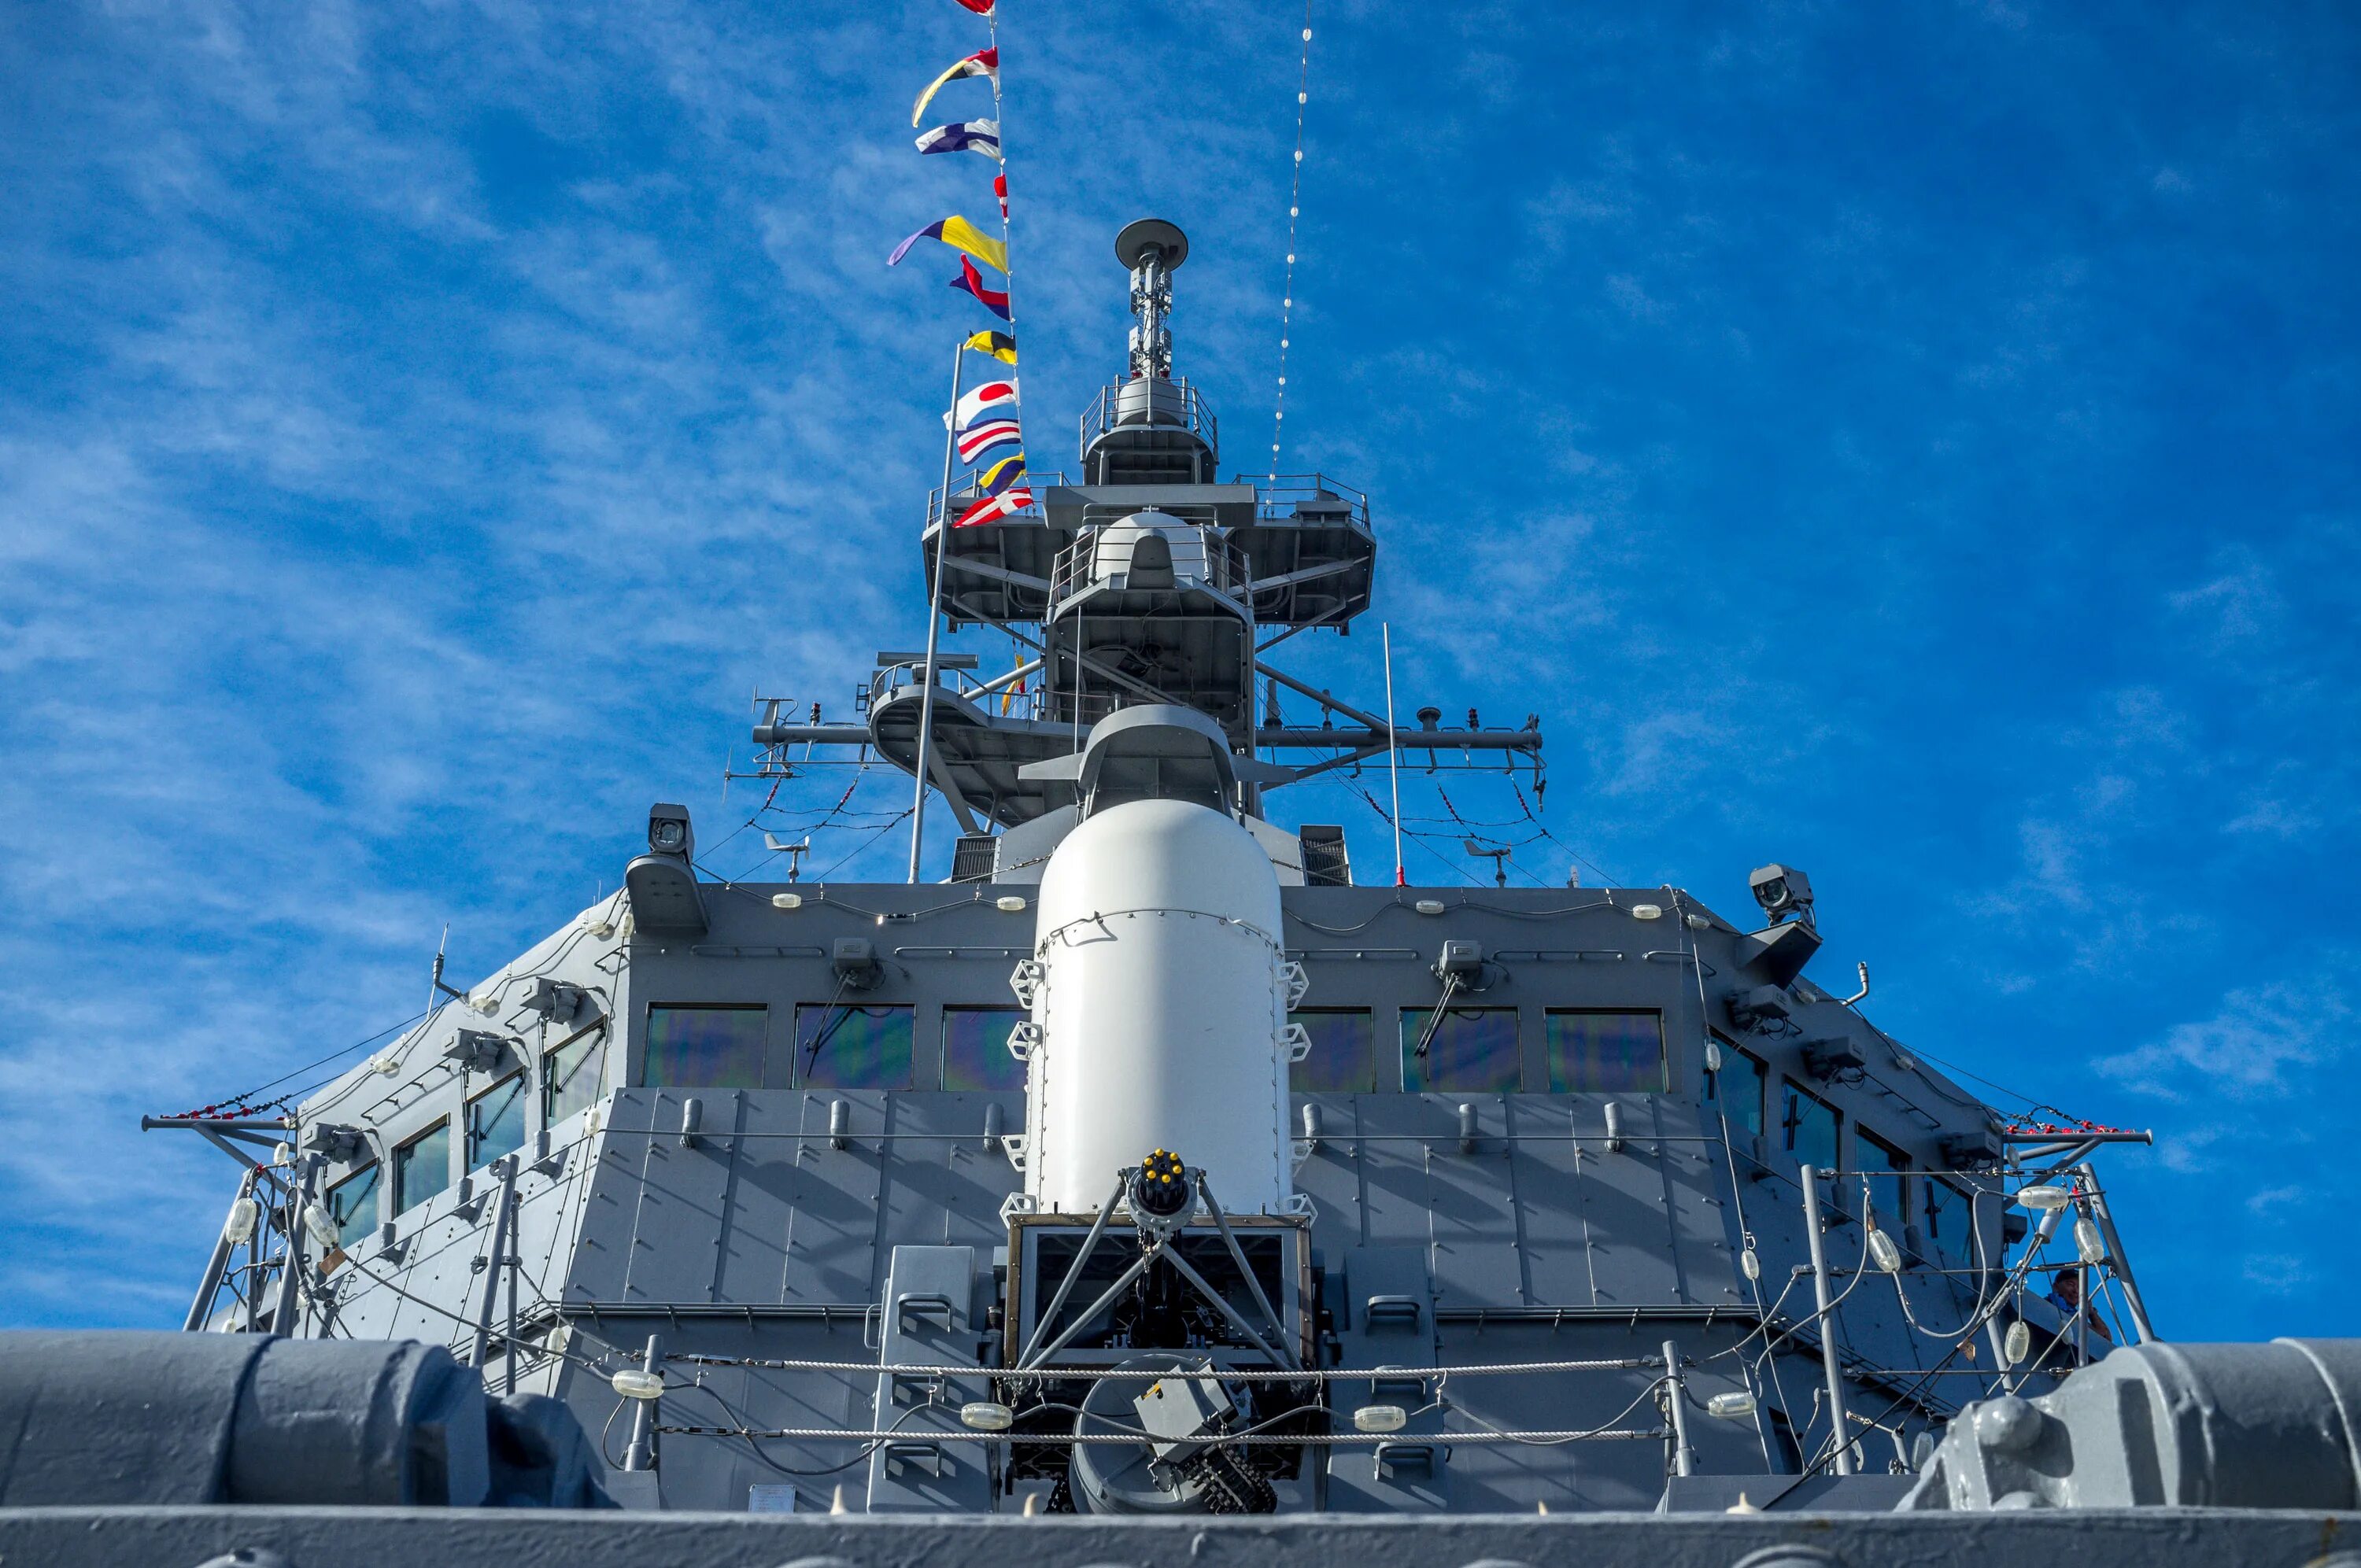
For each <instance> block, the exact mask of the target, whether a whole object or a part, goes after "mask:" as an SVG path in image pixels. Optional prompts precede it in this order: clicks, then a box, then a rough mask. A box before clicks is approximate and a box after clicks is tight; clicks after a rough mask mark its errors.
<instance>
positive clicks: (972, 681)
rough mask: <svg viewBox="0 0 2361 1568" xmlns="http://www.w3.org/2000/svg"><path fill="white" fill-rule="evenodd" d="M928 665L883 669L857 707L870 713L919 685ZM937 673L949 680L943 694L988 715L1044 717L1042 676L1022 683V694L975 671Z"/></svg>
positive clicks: (903, 663)
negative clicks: (1041, 709) (1042, 715)
mask: <svg viewBox="0 0 2361 1568" xmlns="http://www.w3.org/2000/svg"><path fill="white" fill-rule="evenodd" d="M926 664H927V661H926V659H925V657H924V656H923V655H920V656H917V657H913V658H910V659H906V660H897V661H895V663H890V664H881V665H879V666H878V667H877V669H876V670H874V671H873V672H872V673H871V674H870V676H869V685H868V688H867V690H866V693H865V694H864V696H863V700H862V701H861V702H859V703H856V704H855V707H857V708H858V709H859V710H860V711H861V712H863V713H866V712H868V711H869V710H870V709H872V708H873V707H876V706H877V705H878V704H879V703H881V702H884V701H885V700H886V699H887V698H889V697H891V696H894V695H895V693H897V692H901V691H905V690H906V689H908V688H909V687H912V686H915V685H917V684H918V683H919V682H920V681H921V680H923V679H924V678H925V671H926ZM937 673H938V675H939V677H948V678H947V679H940V680H939V685H940V688H941V689H942V690H945V691H948V692H950V694H951V695H952V696H959V697H963V698H965V699H966V700H968V701H969V702H972V703H974V704H975V705H976V706H977V707H982V708H983V709H984V710H985V711H986V712H989V713H994V714H1001V715H1006V716H1012V717H1015V718H1039V717H1040V716H1041V715H1040V705H1041V698H1042V695H1043V694H1042V692H1041V685H1040V680H1039V678H1038V675H1036V676H1034V677H1031V678H1028V679H1027V680H1025V681H1023V682H1022V683H1020V684H1022V685H1024V686H1025V687H1026V689H1025V690H1024V691H1021V692H1020V691H1017V690H1016V688H1015V687H1014V686H1009V685H997V686H995V685H993V684H992V681H991V680H990V679H988V678H985V677H981V676H978V675H977V674H974V673H973V672H972V671H968V670H963V669H955V668H952V667H950V666H949V665H942V666H940V667H939V670H938V672H937Z"/></svg>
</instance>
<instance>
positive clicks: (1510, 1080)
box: [1401, 1007, 1523, 1094]
mask: <svg viewBox="0 0 2361 1568" xmlns="http://www.w3.org/2000/svg"><path fill="white" fill-rule="evenodd" d="M1401 1053H1402V1088H1404V1089H1405V1090H1408V1091H1411V1092H1412V1093H1417V1092H1420V1091H1425V1090H1462V1091H1475V1092H1477V1093H1492V1094H1499V1093H1506V1092H1508V1091H1511V1090H1514V1089H1516V1088H1518V1087H1519V1086H1520V1085H1521V1082H1522V1080H1523V1072H1522V1069H1521V1063H1520V1062H1519V1061H1518V1059H1517V1010H1516V1009H1515V1008H1513V1007H1451V1008H1446V1009H1444V1013H1443V1015H1442V1016H1441V1017H1440V1018H1437V1017H1436V1016H1435V1011H1434V1009H1433V1008H1432V1007H1405V1008H1403V1009H1402V1011H1401Z"/></svg>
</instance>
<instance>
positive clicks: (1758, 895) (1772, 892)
mask: <svg viewBox="0 0 2361 1568" xmlns="http://www.w3.org/2000/svg"><path fill="white" fill-rule="evenodd" d="M1746 885H1747V886H1748V887H1750V888H1752V890H1753V892H1754V902H1755V903H1757V904H1759V905H1762V906H1763V914H1765V915H1768V916H1771V923H1772V924H1773V925H1774V926H1775V925H1777V924H1778V923H1779V922H1781V921H1783V920H1787V919H1791V918H1795V917H1796V916H1801V917H1802V919H1803V922H1804V924H1805V925H1806V926H1809V925H1810V924H1812V879H1811V878H1809V877H1807V876H1806V875H1805V874H1804V873H1803V872H1799V871H1797V870H1796V869H1795V867H1793V866H1779V865H1771V866H1763V867H1761V868H1760V869H1758V870H1757V871H1755V872H1754V873H1753V874H1752V875H1751V876H1749V877H1748V878H1747V879H1746Z"/></svg>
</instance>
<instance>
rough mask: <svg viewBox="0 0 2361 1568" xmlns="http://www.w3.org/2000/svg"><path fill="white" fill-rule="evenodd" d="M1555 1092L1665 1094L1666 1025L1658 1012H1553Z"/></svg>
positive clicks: (1549, 1029) (1551, 1060)
mask: <svg viewBox="0 0 2361 1568" xmlns="http://www.w3.org/2000/svg"><path fill="white" fill-rule="evenodd" d="M1546 1025H1547V1036H1546V1038H1547V1044H1548V1047H1549V1087H1550V1092H1551V1093H1552V1094H1581V1093H1613V1092H1620V1091H1637V1092H1642V1093H1648V1094H1661V1093H1663V1092H1664V1020H1663V1019H1662V1018H1660V1017H1658V1016H1657V1015H1656V1014H1653V1013H1593V1012H1587V1011H1576V1010H1574V1009H1570V1008H1569V1009H1565V1010H1563V1011H1556V1010H1554V1011H1552V1012H1551V1013H1550V1014H1549V1015H1548V1017H1547V1019H1546Z"/></svg>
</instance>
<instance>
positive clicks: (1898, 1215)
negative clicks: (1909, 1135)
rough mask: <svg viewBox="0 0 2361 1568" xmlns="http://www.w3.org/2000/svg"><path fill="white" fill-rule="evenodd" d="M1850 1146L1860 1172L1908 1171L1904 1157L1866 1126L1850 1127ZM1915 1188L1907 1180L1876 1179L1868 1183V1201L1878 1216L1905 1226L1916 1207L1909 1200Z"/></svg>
mask: <svg viewBox="0 0 2361 1568" xmlns="http://www.w3.org/2000/svg"><path fill="white" fill-rule="evenodd" d="M1853 1146H1854V1148H1855V1149H1856V1150H1857V1151H1859V1152H1858V1154H1857V1156H1856V1157H1857V1158H1858V1159H1859V1160H1860V1161H1861V1169H1863V1170H1865V1171H1871V1172H1876V1171H1881V1170H1908V1169H1909V1168H1910V1157H1909V1156H1908V1155H1906V1154H1904V1153H1903V1152H1902V1151H1901V1150H1900V1149H1898V1148H1895V1147H1894V1146H1893V1145H1892V1144H1889V1143H1887V1142H1886V1141H1885V1140H1884V1139H1883V1138H1881V1137H1879V1136H1878V1135H1876V1134H1875V1133H1872V1132H1871V1131H1870V1130H1869V1129H1867V1128H1866V1127H1861V1126H1858V1125H1856V1126H1855V1127H1854V1128H1853ZM1916 1185H1917V1183H1916V1182H1915V1181H1912V1180H1911V1179H1909V1178H1907V1177H1897V1178H1894V1179H1886V1178H1884V1177H1878V1178H1877V1179H1874V1180H1872V1182H1870V1184H1869V1197H1870V1201H1872V1203H1875V1204H1876V1205H1877V1210H1878V1212H1879V1213H1881V1214H1883V1215H1887V1216H1889V1217H1890V1218H1891V1219H1892V1221H1893V1223H1895V1224H1897V1225H1906V1224H1908V1223H1910V1216H1911V1213H1912V1212H1913V1211H1914V1210H1915V1209H1916V1204H1914V1203H1913V1202H1912V1201H1910V1190H1911V1189H1912V1188H1913V1187H1916Z"/></svg>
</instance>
